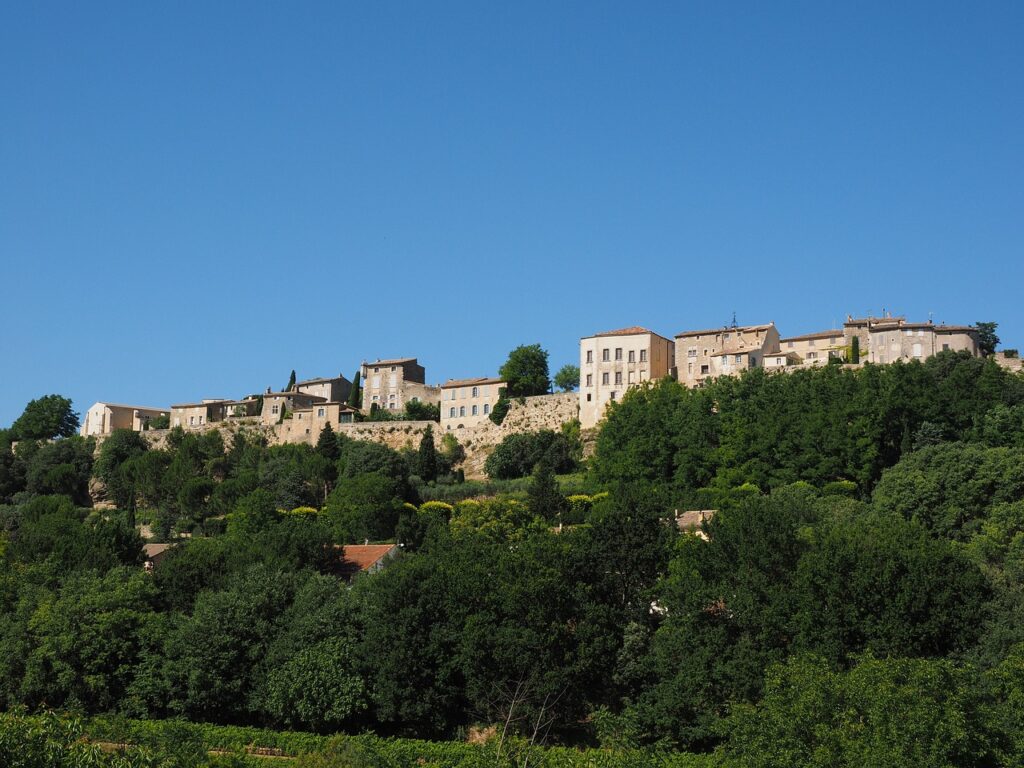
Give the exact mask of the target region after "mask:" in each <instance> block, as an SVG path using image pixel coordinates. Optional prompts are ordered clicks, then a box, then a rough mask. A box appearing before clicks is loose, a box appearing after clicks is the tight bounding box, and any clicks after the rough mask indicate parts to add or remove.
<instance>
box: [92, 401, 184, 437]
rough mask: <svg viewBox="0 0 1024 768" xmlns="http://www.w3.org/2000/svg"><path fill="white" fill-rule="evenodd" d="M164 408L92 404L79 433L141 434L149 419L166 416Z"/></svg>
mask: <svg viewBox="0 0 1024 768" xmlns="http://www.w3.org/2000/svg"><path fill="white" fill-rule="evenodd" d="M168 415H170V412H169V411H168V410H167V409H166V408H146V407H145V406H140V405H120V404H119V403H93V405H92V406H90V408H89V410H87V411H86V412H85V418H84V419H83V420H82V427H81V429H80V430H79V431H80V433H81V434H82V435H83V436H85V437H88V436H89V435H109V434H110V433H111V432H113V431H114V430H115V429H130V430H132V431H134V432H142V431H143V430H145V429H148V428H149V422H150V420H151V419H155V418H156V417H158V416H168Z"/></svg>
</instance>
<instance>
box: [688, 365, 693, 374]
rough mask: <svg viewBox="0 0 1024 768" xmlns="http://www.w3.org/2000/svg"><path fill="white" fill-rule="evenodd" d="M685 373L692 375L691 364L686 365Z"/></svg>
mask: <svg viewBox="0 0 1024 768" xmlns="http://www.w3.org/2000/svg"><path fill="white" fill-rule="evenodd" d="M686 372H687V373H693V363H687V364H686Z"/></svg>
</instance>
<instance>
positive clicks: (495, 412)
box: [488, 387, 512, 426]
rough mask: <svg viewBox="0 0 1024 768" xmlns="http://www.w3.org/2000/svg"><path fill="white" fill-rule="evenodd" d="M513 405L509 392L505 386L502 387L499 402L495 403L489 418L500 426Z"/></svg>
mask: <svg viewBox="0 0 1024 768" xmlns="http://www.w3.org/2000/svg"><path fill="white" fill-rule="evenodd" d="M511 406H512V403H511V401H510V400H509V397H508V392H507V391H506V389H505V387H502V388H501V390H500V392H499V394H498V402H496V403H495V404H494V408H492V409H491V415H490V416H489V417H488V418H489V419H490V420H491V421H493V422H494V423H495V424H497V425H498V426H501V424H502V422H503V421H505V417H506V416H507V415H508V409H509V408H510V407H511Z"/></svg>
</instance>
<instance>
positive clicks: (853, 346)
mask: <svg viewBox="0 0 1024 768" xmlns="http://www.w3.org/2000/svg"><path fill="white" fill-rule="evenodd" d="M850 362H851V363H853V364H854V365H859V364H860V336H854V337H853V340H852V341H851V342H850Z"/></svg>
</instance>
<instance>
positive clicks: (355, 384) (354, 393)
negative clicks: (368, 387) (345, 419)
mask: <svg viewBox="0 0 1024 768" xmlns="http://www.w3.org/2000/svg"><path fill="white" fill-rule="evenodd" d="M362 394H363V393H362V390H361V389H360V387H359V371H356V375H355V376H353V377H352V390H351V391H350V392H349V393H348V404H349V405H351V406H352V407H353V408H359V407H361V406H362V401H363V397H362Z"/></svg>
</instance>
